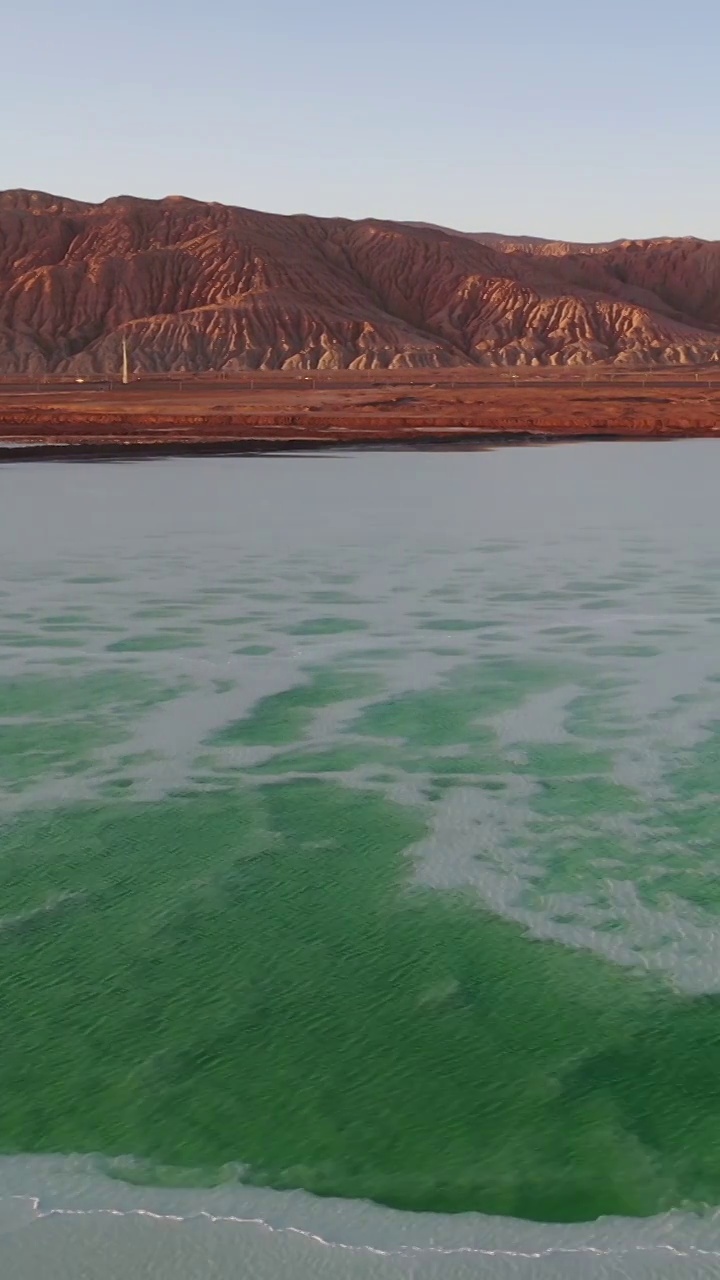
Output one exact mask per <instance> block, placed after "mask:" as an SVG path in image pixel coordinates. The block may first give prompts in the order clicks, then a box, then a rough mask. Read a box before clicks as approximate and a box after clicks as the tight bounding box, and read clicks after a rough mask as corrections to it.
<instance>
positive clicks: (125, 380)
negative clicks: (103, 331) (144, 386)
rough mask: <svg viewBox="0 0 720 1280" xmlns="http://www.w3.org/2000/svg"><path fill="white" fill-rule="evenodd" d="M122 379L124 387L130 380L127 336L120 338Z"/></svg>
mask: <svg viewBox="0 0 720 1280" xmlns="http://www.w3.org/2000/svg"><path fill="white" fill-rule="evenodd" d="M122 380H123V386H124V387H126V386H127V384H128V382H129V381H130V372H129V369H128V349H127V338H123V340H122Z"/></svg>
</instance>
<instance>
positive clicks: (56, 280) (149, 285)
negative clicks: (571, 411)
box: [0, 191, 720, 377]
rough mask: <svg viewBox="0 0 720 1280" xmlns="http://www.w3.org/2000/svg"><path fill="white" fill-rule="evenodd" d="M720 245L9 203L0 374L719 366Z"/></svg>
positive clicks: (172, 200) (210, 210)
mask: <svg viewBox="0 0 720 1280" xmlns="http://www.w3.org/2000/svg"><path fill="white" fill-rule="evenodd" d="M719 285H720V242H714V241H713V242H709V241H701V240H695V239H678V240H672V239H666V240H648V241H620V242H615V243H613V244H608V245H594V246H577V245H570V244H561V243H559V242H550V241H541V240H535V239H532V238H531V237H518V238H513V237H504V236H498V235H491V234H489V233H488V234H486V235H483V234H479V235H477V236H473V235H472V234H468V233H462V232H454V231H451V230H445V229H443V228H435V227H428V226H425V225H422V224H409V223H393V222H383V221H376V220H373V219H368V220H364V221H360V222H353V221H350V220H348V219H343V218H314V217H310V216H307V215H296V216H292V217H286V216H281V215H276V214H269V213H259V212H254V211H252V210H249V209H242V208H235V207H232V206H227V205H221V204H207V203H201V202H199V201H195V200H190V199H186V198H184V197H179V196H170V197H167V198H165V199H164V200H157V201H155V200H143V199H139V198H134V197H131V196H118V197H114V198H112V199H110V200H106V201H104V202H103V203H101V204H88V203H83V202H80V201H74V200H68V199H64V198H61V197H57V196H52V195H48V194H45V193H43V192H29V191H6V192H0V374H5V375H11V374H31V375H35V374H37V375H41V374H43V373H46V372H55V373H68V374H74V375H76V376H78V377H80V376H87V375H89V374H91V373H109V372H111V371H113V372H114V371H117V369H118V368H119V365H120V359H121V351H122V341H123V339H125V340H126V342H127V347H128V350H129V353H130V357H131V360H132V362H133V367H134V368H135V369H138V370H146V371H148V372H151V371H152V372H163V371H168V372H169V371H205V370H217V371H227V372H233V371H237V370H241V369H293V368H308V369H311V368H338V369H341V368H356V369H372V368H397V369H400V368H421V367H430V368H432V367H437V368H445V367H452V366H460V365H476V366H477V365H479V366H493V365H498V366H535V367H537V366H546V365H558V366H565V365H588V364H594V363H602V364H606V365H616V366H628V365H638V364H642V365H681V364H695V363H698V364H701V363H705V362H708V361H713V362H715V361H718V360H719V359H720V287H718V286H719Z"/></svg>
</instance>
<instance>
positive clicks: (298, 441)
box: [0, 430, 716, 464]
mask: <svg viewBox="0 0 720 1280" xmlns="http://www.w3.org/2000/svg"><path fill="white" fill-rule="evenodd" d="M711 438H716V435H715V433H711V432H687V431H686V432H677V431H674V432H670V431H665V432H659V431H655V432H645V433H639V432H635V433H633V432H626V433H617V432H608V431H586V432H574V431H573V432H555V433H551V432H540V431H492V432H482V431H472V430H470V431H464V430H459V431H458V430H448V431H447V432H432V431H429V432H423V433H418V434H412V433H406V434H404V435H391V434H389V433H388V434H387V435H384V434H382V433H381V432H377V433H374V434H372V435H369V434H362V435H360V434H353V433H351V432H348V433H341V434H340V433H338V434H337V435H331V434H330V432H328V433H327V434H324V435H323V436H315V435H313V436H309V435H289V434H288V435H273V436H261V435H252V436H251V435H248V436H245V437H241V438H238V437H229V438H222V437H210V438H204V439H203V438H202V437H193V438H191V439H188V438H187V437H183V436H177V437H173V438H172V439H168V438H167V436H165V437H164V438H145V439H129V438H127V437H124V438H120V437H114V436H113V437H111V438H106V439H104V440H90V439H87V438H85V439H77V438H72V439H66V440H59V439H57V438H56V439H55V440H49V439H45V440H39V441H35V442H33V441H29V440H19V439H14V440H13V441H12V443H8V444H7V445H3V444H2V443H0V464H2V463H3V462H42V461H62V460H63V459H67V460H70V459H72V460H73V461H77V462H102V461H122V460H123V459H125V460H131V459H141V458H146V459H152V458H157V459H159V458H172V457H175V458H183V457H185V458H187V457H252V456H259V455H271V454H278V453H284V454H287V453H293V454H302V453H331V452H338V451H341V452H345V451H354V450H362V451H363V452H372V451H376V452H402V453H405V452H410V453H412V452H442V451H445V450H447V451H451V452H463V451H465V452H483V451H485V450H489V449H497V448H512V447H515V448H522V447H532V446H536V447H539V446H543V445H552V444H590V443H606V444H611V443H612V444H618V443H633V442H634V443H656V444H657V443H660V442H663V441H664V442H668V443H670V442H672V441H678V440H689V439H695V440H697V439H711Z"/></svg>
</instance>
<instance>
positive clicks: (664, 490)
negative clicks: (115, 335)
mask: <svg viewBox="0 0 720 1280" xmlns="http://www.w3.org/2000/svg"><path fill="white" fill-rule="evenodd" d="M717 471H718V466H717V462H716V459H715V453H714V451H713V446H708V445H703V444H691V445H684V446H679V445H678V446H675V445H670V446H642V447H636V446H599V447H583V448H570V447H568V448H566V449H555V450H524V451H512V452H510V451H508V452H504V453H496V454H488V453H477V454H466V455H463V454H460V455H394V454H375V455H361V456H352V455H345V456H337V457H330V456H326V457H318V458H310V457H307V458H302V459H282V458H269V459H254V460H240V461H233V462H228V461H225V460H209V461H204V462H198V463H187V462H162V463H145V464H138V465H132V466H116V467H112V466H95V465H93V466H49V465H47V466H42V465H36V466H23V467H15V468H12V467H5V468H3V469H1V470H0V486H1V487H2V489H3V496H2V514H1V515H0V526H1V527H2V532H3V539H4V545H5V548H6V552H5V556H4V569H3V575H2V582H1V583H0V587H1V589H2V594H1V595H0V604H1V605H2V618H1V621H0V820H1V823H2V825H1V837H2V844H1V846H0V956H1V964H0V1026H2V1048H1V1050H0V1099H1V1104H0V1154H2V1155H5V1156H7V1157H19V1156H30V1155H42V1156H49V1155H53V1156H55V1155H57V1156H63V1157H68V1156H70V1155H79V1156H83V1155H88V1156H92V1157H93V1158H94V1159H95V1160H96V1161H97V1162H98V1163H97V1168H98V1169H101V1170H103V1171H104V1173H105V1174H109V1175H110V1176H111V1177H112V1178H114V1179H118V1180H121V1181H123V1182H125V1183H131V1184H140V1185H142V1186H147V1187H150V1186H163V1187H171V1188H179V1189H185V1190H187V1189H189V1188H208V1187H212V1186H217V1185H221V1186H226V1185H236V1184H242V1185H243V1186H248V1185H251V1186H257V1187H261V1188H270V1189H274V1190H279V1191H283V1190H291V1189H302V1190H303V1191H305V1192H311V1193H315V1194H318V1195H320V1196H328V1197H341V1198H344V1199H347V1200H353V1201H363V1200H370V1201H373V1202H377V1203H378V1204H381V1205H385V1206H389V1207H391V1208H393V1209H399V1210H412V1211H416V1212H418V1211H419V1212H423V1213H432V1214H457V1213H467V1212H476V1213H481V1214H485V1215H509V1216H512V1217H516V1218H525V1219H530V1220H532V1221H536V1222H544V1223H583V1222H589V1221H592V1220H594V1219H597V1218H599V1217H602V1216H603V1215H619V1216H622V1217H626V1218H627V1217H629V1218H633V1217H649V1216H652V1215H656V1214H660V1213H664V1212H666V1211H669V1210H672V1209H683V1210H685V1211H688V1210H694V1211H699V1212H700V1211H703V1207H704V1206H715V1205H718V1204H720V930H719V929H718V911H719V910H720V878H719V876H718V851H719V848H720V807H719V804H718V800H719V792H720V785H719V777H718V769H719V766H720V540H719V537H718V535H719V534H720V515H718V509H719V508H718V506H717V503H716V489H717Z"/></svg>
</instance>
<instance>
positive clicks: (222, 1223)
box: [0, 1158, 720, 1280]
mask: <svg viewBox="0 0 720 1280" xmlns="http://www.w3.org/2000/svg"><path fill="white" fill-rule="evenodd" d="M28 1188H33V1189H32V1190H28ZM38 1188H42V1191H41V1193H40V1194H38V1190H37V1189H38ZM0 1190H1V1194H0V1236H2V1238H3V1251H4V1252H5V1255H6V1259H7V1262H8V1264H10V1263H12V1262H13V1261H15V1260H16V1262H17V1265H18V1267H20V1268H22V1272H20V1271H18V1274H20V1273H22V1274H23V1275H28V1276H33V1277H34V1275H35V1274H36V1273H35V1272H34V1271H33V1270H32V1267H33V1265H34V1264H35V1263H36V1262H37V1261H38V1260H40V1259H44V1260H45V1263H47V1253H46V1250H47V1249H48V1248H52V1250H53V1257H54V1270H53V1271H52V1275H53V1276H57V1277H58V1278H59V1277H64V1276H66V1275H67V1276H68V1277H69V1276H70V1275H71V1274H73V1273H72V1271H71V1270H70V1268H71V1267H72V1266H73V1263H74V1262H75V1259H76V1258H77V1254H78V1251H79V1250H82V1257H83V1261H84V1264H85V1265H86V1267H87V1268H92V1264H93V1260H94V1259H95V1258H96V1257H97V1259H98V1261H99V1260H100V1259H102V1269H101V1270H100V1269H99V1270H98V1271H97V1274H98V1275H99V1274H103V1275H106V1276H107V1277H108V1280H115V1277H116V1276H117V1277H118V1280H119V1278H120V1277H124V1276H126V1275H128V1274H132V1271H131V1268H132V1266H133V1264H134V1263H136V1262H140V1261H143V1260H146V1259H147V1255H148V1250H151V1251H152V1256H153V1257H154V1258H157V1259H158V1262H157V1274H158V1275H160V1276H165V1275H167V1276H170V1275H172V1276H173V1277H174V1280H190V1277H191V1276H193V1275H195V1274H196V1271H195V1269H194V1268H195V1267H197V1265H198V1263H199V1264H200V1265H202V1266H203V1267H204V1268H207V1266H208V1265H212V1267H213V1275H217V1276H218V1277H220V1280H225V1277H228V1280H229V1277H230V1276H233V1275H236V1274H237V1266H238V1259H239V1258H241V1259H242V1263H243V1265H244V1266H245V1267H246V1268H247V1269H248V1270H252V1274H253V1276H254V1277H256V1278H257V1280H271V1277H274V1276H277V1274H278V1268H282V1267H283V1266H285V1267H287V1266H290V1267H291V1268H292V1275H293V1276H294V1277H295V1276H296V1277H297V1278H298V1280H305V1278H306V1277H307V1280H309V1278H310V1277H314V1276H317V1275H323V1274H328V1275H337V1274H342V1275H344V1276H345V1275H346V1276H349V1277H355V1276H357V1277H358V1278H360V1277H369V1278H370V1277H371V1278H372V1280H386V1278H387V1280H389V1278H391V1277H392V1278H393V1280H394V1278H395V1277H399V1276H403V1277H417V1276H418V1275H420V1276H423V1277H428V1278H430V1277H431V1278H432V1280H443V1278H445V1277H451V1276H452V1277H459V1278H461V1280H462V1277H465V1276H467V1277H469V1276H472V1275H476V1274H477V1268H478V1266H479V1265H481V1266H482V1267H484V1268H485V1269H487V1272H488V1274H491V1275H492V1276H493V1277H500V1280H503V1278H504V1277H506V1276H507V1277H516V1276H521V1277H533V1280H538V1278H540V1280H551V1277H563V1276H568V1277H576V1276H578V1277H581V1278H582V1280H601V1277H608V1276H610V1277H612V1276H618V1277H620V1276H622V1277H625V1276H627V1275H632V1276H633V1277H634V1278H635V1277H642V1278H644V1277H647V1278H648V1280H650V1277H656V1276H658V1275H663V1276H682V1277H685V1278H687V1277H689V1276H692V1277H693V1278H694V1277H703V1276H710V1275H713V1274H715V1272H716V1269H717V1260H718V1258H720V1227H719V1225H718V1220H717V1214H712V1215H707V1216H706V1217H704V1218H698V1217H695V1216H693V1215H683V1214H680V1213H671V1214H667V1215H664V1216H662V1217H658V1218H655V1219H651V1220H649V1221H644V1222H633V1221H630V1220H623V1219H608V1220H606V1221H603V1222H600V1223H597V1224H593V1225H587V1226H578V1227H561V1226H559V1227H552V1226H542V1225H534V1224H529V1223H524V1222H517V1221H512V1220H509V1219H508V1220H503V1219H493V1218H483V1217H482V1216H479V1215H468V1216H462V1217H457V1216H454V1217H452V1218H447V1217H443V1216H440V1215H431V1214H424V1215H422V1216H416V1215H409V1214H400V1213H396V1212H393V1211H390V1210H387V1209H383V1208H380V1207H378V1206H375V1205H369V1204H363V1203H358V1202H355V1203H350V1202H343V1201H331V1200H330V1201H328V1200H316V1199H314V1198H313V1197H311V1196H307V1195H306V1194H304V1193H303V1192H294V1193H290V1194H288V1193H279V1192H272V1191H264V1190H258V1189H254V1188H242V1189H239V1188H238V1189H234V1190H227V1191H216V1192H212V1193H208V1192H202V1193H198V1192H197V1191H195V1190H189V1189H188V1190H186V1191H177V1190H174V1191H162V1190H150V1189H148V1188H143V1189H142V1191H138V1190H136V1189H134V1188H131V1187H127V1186H123V1185H122V1184H118V1183H115V1182H109V1181H108V1180H107V1178H106V1177H105V1176H103V1174H102V1172H101V1170H100V1169H99V1168H98V1167H97V1163H96V1162H93V1161H89V1160H78V1159H74V1160H68V1159H57V1158H55V1159H48V1158H44V1159H35V1160H32V1161H29V1160H27V1159H23V1158H21V1159H18V1158H15V1159H4V1160H2V1161H0ZM39 1231H42V1232H45V1238H44V1239H42V1241H40V1242H38V1239H37V1236H38V1232H39ZM8 1233H11V1234H8ZM33 1241H34V1242H35V1245H38V1244H39V1247H35V1246H34V1243H33ZM65 1268H67V1270H66V1269H65ZM339 1268H341V1270H340V1269H339ZM280 1273H282V1272H281V1271H280ZM37 1274H38V1275H40V1274H48V1273H47V1271H43V1272H42V1273H41V1272H40V1271H38V1272H37ZM87 1274H95V1272H94V1271H92V1270H91V1269H88V1271H87Z"/></svg>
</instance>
